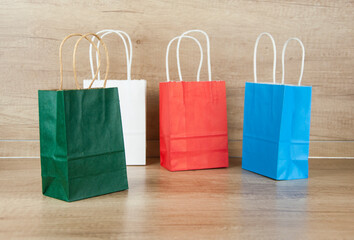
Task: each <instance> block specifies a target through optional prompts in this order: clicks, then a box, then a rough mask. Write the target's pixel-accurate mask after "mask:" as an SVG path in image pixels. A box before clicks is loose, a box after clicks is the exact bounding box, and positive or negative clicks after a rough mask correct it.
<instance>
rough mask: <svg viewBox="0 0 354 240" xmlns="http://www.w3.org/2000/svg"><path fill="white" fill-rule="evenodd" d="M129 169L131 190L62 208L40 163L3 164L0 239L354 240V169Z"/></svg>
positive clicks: (328, 163)
mask: <svg viewBox="0 0 354 240" xmlns="http://www.w3.org/2000/svg"><path fill="white" fill-rule="evenodd" d="M158 161H159V160H158V159H149V165H148V166H146V167H141V166H134V167H133V166H132V167H128V177H129V187H130V189H129V190H127V191H123V192H117V193H113V194H108V195H104V196H100V197H94V198H90V199H86V200H81V201H77V202H72V203H67V202H63V201H60V200H56V199H52V198H49V197H45V196H43V195H42V193H41V178H40V162H39V159H0V239H101V238H103V239H238V238H239V239H354V160H349V159H347V160H345V159H310V177H309V179H305V180H293V181H274V180H271V179H269V178H266V177H262V176H260V175H257V174H254V173H251V172H248V171H245V170H242V169H241V159H237V158H233V159H230V167H229V168H227V169H214V170H199V171H184V172H174V173H171V172H168V171H167V170H165V169H163V168H162V167H160V165H159V162H158Z"/></svg>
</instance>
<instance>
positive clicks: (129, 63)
mask: <svg viewBox="0 0 354 240" xmlns="http://www.w3.org/2000/svg"><path fill="white" fill-rule="evenodd" d="M101 33H103V34H102V35H101V39H103V38H104V36H106V35H109V34H111V33H115V34H117V35H118V36H119V37H120V38H121V39H122V41H123V44H124V47H125V53H126V61H127V80H131V66H132V58H133V47H132V42H131V39H130V37H129V35H128V34H127V33H126V32H124V31H121V30H112V29H105V30H101V31H99V32H97V33H96V34H97V35H99V34H101ZM123 35H124V36H125V37H126V38H127V39H128V43H129V50H128V46H127V42H126V40H125V38H124V37H123ZM94 38H95V37H92V39H91V40H94ZM99 46H100V42H98V44H97V47H98V48H99ZM89 55H90V66H91V73H92V77H93V76H94V69H93V60H92V44H90V49H89ZM96 64H97V67H98V53H97V52H96ZM97 80H98V81H100V80H101V75H100V71H99V72H98V77H97Z"/></svg>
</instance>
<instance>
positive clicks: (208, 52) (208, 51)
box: [176, 29, 211, 81]
mask: <svg viewBox="0 0 354 240" xmlns="http://www.w3.org/2000/svg"><path fill="white" fill-rule="evenodd" d="M192 32H199V33H202V34H204V35H205V38H206V43H207V54H208V75H209V81H211V64H210V42H209V36H208V34H207V33H206V32H204V31H202V30H199V29H196V30H189V31H186V32H184V33H183V34H182V35H181V38H179V39H178V43H177V50H176V52H177V62H179V46H180V44H181V40H182V38H183V37H184V36H185V35H187V34H189V33H192ZM178 76H179V79H180V80H181V81H183V79H182V73H181V69H180V68H179V69H178Z"/></svg>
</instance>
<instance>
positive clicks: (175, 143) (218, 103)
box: [160, 30, 229, 171]
mask: <svg viewBox="0 0 354 240" xmlns="http://www.w3.org/2000/svg"><path fill="white" fill-rule="evenodd" d="M192 31H193V30H192ZM192 31H188V32H185V33H184V34H182V35H181V36H180V37H176V38H174V39H172V40H171V42H172V41H174V40H176V39H178V40H179V41H178V45H177V56H178V50H179V43H180V41H181V38H183V37H188V38H193V37H189V36H185V34H188V33H189V32H192ZM194 31H196V30H194ZM202 33H203V34H205V35H206V33H204V32H202ZM206 37H207V35H206ZM193 39H194V38H193ZM194 40H196V39H194ZM208 40H209V39H208V37H207V43H208V45H209V41H208ZM171 42H170V44H171ZM196 42H197V43H198V45H199V46H200V44H199V42H198V41H197V40H196ZM170 44H169V45H168V48H167V54H166V72H167V82H163V83H160V159H161V166H163V167H165V168H166V169H168V170H170V171H179V170H193V169H207V168H222V167H228V164H229V162H228V138H227V115H226V88H225V82H224V81H211V75H210V58H209V46H208V65H209V81H204V82H199V71H200V67H201V64H200V67H199V71H198V80H197V82H183V81H182V77H181V75H180V81H179V82H170V81H169V76H168V62H167V60H168V49H169V46H170ZM177 59H178V61H177V64H178V69H179V73H180V66H179V57H177ZM201 63H202V59H201Z"/></svg>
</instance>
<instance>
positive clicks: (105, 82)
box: [73, 33, 109, 89]
mask: <svg viewBox="0 0 354 240" xmlns="http://www.w3.org/2000/svg"><path fill="white" fill-rule="evenodd" d="M87 36H95V37H96V38H97V39H98V41H99V42H102V46H103V47H104V50H105V52H106V63H107V64H106V75H105V78H104V84H103V88H105V87H106V84H107V78H108V72H109V56H108V50H107V47H106V44H105V43H104V42H103V41H102V39H101V38H100V37H99V36H98V35H96V34H94V33H87V34H84V35H82V36H81V37H80V39H79V40H77V42H76V44H75V47H74V53H73V67H74V78H75V81H76V82H78V81H77V75H76V50H77V47H78V45H79V43H80V42H81V40H82V39H83V38H85V39H86V40H89V39H88V38H87ZM97 49H99V48H98V46H97ZM98 53H99V52H98ZM99 66H100V64H99ZM97 71H98V72H99V71H100V70H99V68H97ZM94 81H95V78H94V79H92V81H91V83H90V85H89V87H88V88H89V89H90V88H91V87H92V84H93V82H94Z"/></svg>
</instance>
